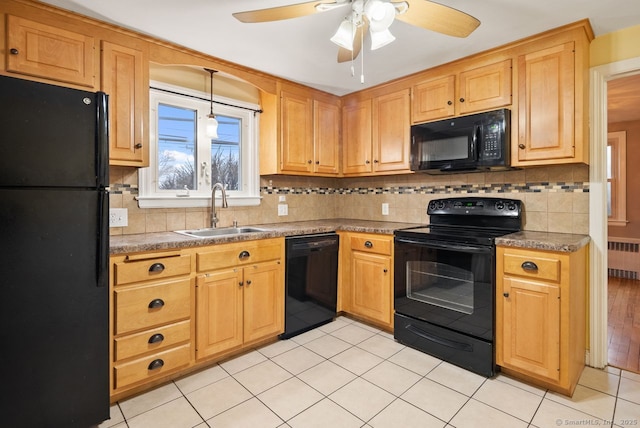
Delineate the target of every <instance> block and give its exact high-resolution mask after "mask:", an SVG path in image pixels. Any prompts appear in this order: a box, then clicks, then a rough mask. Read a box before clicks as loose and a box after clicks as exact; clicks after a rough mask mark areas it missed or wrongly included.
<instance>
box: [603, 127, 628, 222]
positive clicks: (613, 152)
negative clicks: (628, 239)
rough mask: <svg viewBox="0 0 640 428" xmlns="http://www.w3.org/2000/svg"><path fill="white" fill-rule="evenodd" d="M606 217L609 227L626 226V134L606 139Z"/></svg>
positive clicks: (612, 133) (617, 133) (620, 132)
mask: <svg viewBox="0 0 640 428" xmlns="http://www.w3.org/2000/svg"><path fill="white" fill-rule="evenodd" d="M607 216H608V217H609V225H610V226H626V224H627V133H626V132H625V131H619V132H609V134H608V137H607Z"/></svg>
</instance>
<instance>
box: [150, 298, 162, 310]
mask: <svg viewBox="0 0 640 428" xmlns="http://www.w3.org/2000/svg"><path fill="white" fill-rule="evenodd" d="M163 306H164V300H162V299H153V300H152V301H150V302H149V309H156V308H161V307H163Z"/></svg>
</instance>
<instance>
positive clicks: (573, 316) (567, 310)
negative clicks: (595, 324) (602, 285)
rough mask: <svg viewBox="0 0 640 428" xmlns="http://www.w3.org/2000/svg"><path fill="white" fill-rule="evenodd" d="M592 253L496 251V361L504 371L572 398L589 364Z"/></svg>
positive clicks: (508, 248) (500, 248) (584, 251)
mask: <svg viewBox="0 0 640 428" xmlns="http://www.w3.org/2000/svg"><path fill="white" fill-rule="evenodd" d="M587 248H588V247H583V248H581V249H579V250H578V251H575V252H566V253H565V252H552V251H542V250H530V249H521V248H512V247H502V246H498V247H497V250H496V262H497V269H496V277H497V280H496V286H497V287H496V298H497V305H496V362H497V364H498V365H499V366H501V367H502V370H503V371H504V372H506V373H508V374H511V375H514V376H517V377H521V378H523V379H525V380H528V381H530V382H532V383H535V384H538V385H541V386H544V387H546V388H549V389H552V390H554V391H558V392H561V393H563V394H567V395H572V394H573V391H574V389H575V386H576V384H577V383H578V379H579V377H580V374H581V373H582V370H583V368H584V365H585V363H584V361H585V348H586V346H585V344H586V323H587V320H586V293H587V287H588V281H587Z"/></svg>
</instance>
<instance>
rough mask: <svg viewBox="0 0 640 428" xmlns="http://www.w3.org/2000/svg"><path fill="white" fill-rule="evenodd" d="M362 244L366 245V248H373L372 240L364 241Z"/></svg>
mask: <svg viewBox="0 0 640 428" xmlns="http://www.w3.org/2000/svg"><path fill="white" fill-rule="evenodd" d="M364 246H365V247H367V248H373V242H371V241H365V243H364Z"/></svg>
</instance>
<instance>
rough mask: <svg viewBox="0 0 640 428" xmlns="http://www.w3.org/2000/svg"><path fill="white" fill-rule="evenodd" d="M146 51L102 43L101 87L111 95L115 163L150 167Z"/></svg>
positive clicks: (111, 149) (111, 140)
mask: <svg viewBox="0 0 640 428" xmlns="http://www.w3.org/2000/svg"><path fill="white" fill-rule="evenodd" d="M146 56H147V55H146V52H143V51H141V50H139V49H133V48H130V47H126V46H121V45H118V44H115V43H110V42H107V41H103V42H102V55H101V59H102V67H101V68H102V69H101V71H102V73H101V76H102V79H101V80H102V82H101V89H102V91H104V92H105V93H107V94H108V95H109V158H110V164H111V165H124V166H147V165H148V164H149V153H148V149H149V147H148V146H149V144H148V135H147V133H146V129H147V123H148V120H149V73H148V61H147V57H146Z"/></svg>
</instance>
